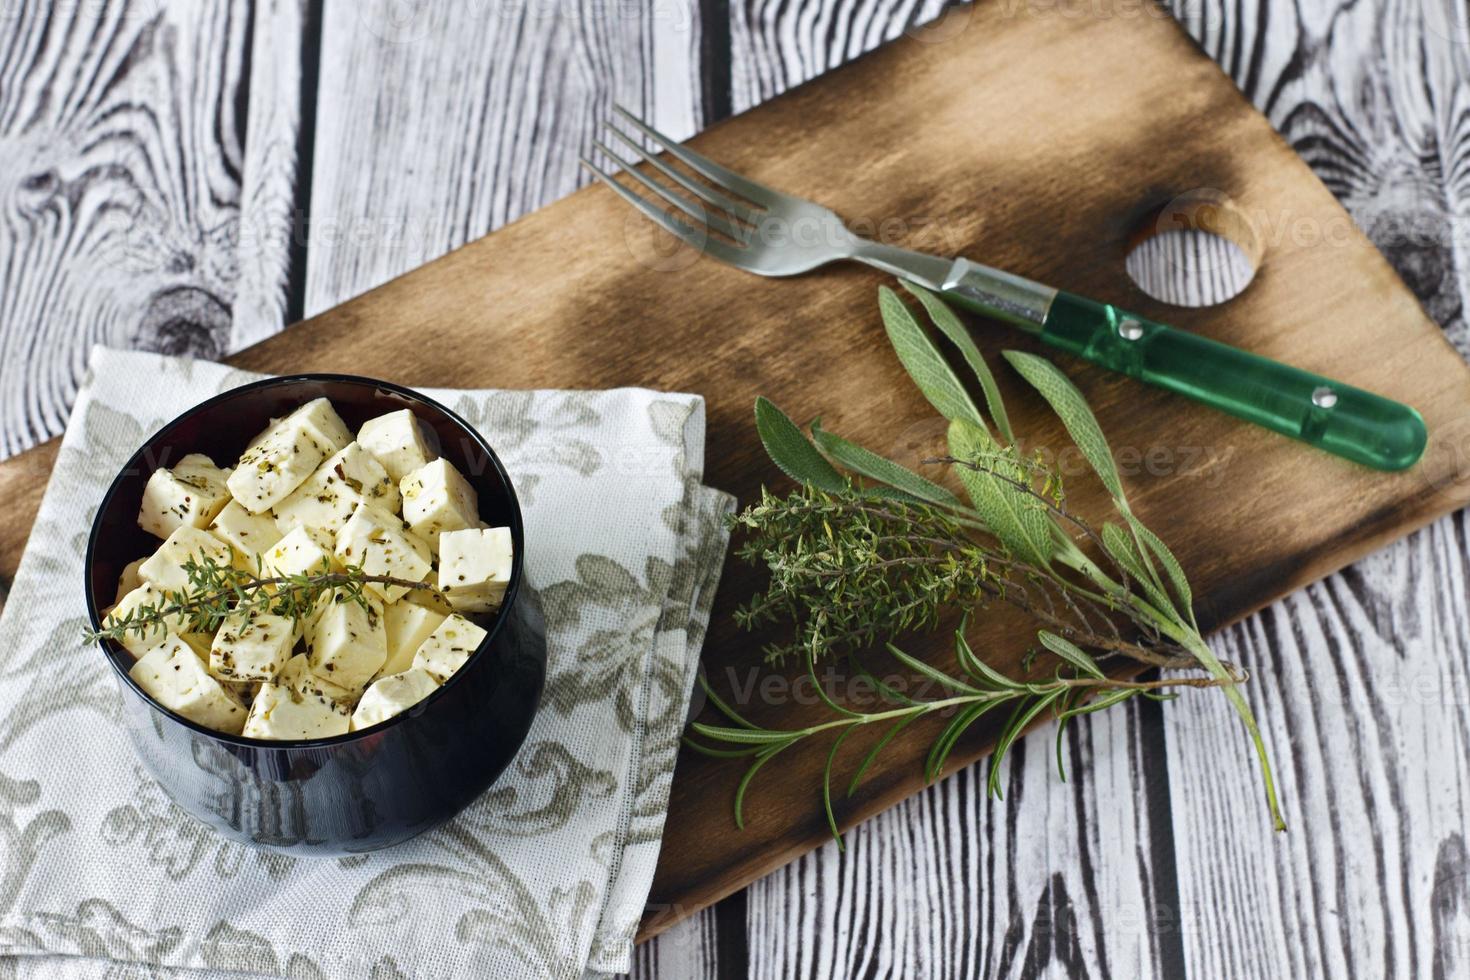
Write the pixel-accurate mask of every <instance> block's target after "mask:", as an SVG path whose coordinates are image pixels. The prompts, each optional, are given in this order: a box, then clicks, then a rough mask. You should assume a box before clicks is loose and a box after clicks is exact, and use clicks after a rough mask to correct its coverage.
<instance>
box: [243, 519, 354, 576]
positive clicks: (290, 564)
mask: <svg viewBox="0 0 1470 980" xmlns="http://www.w3.org/2000/svg"><path fill="white" fill-rule="evenodd" d="M261 564H262V566H263V567H264V569H265V574H266V576H267V577H276V576H281V575H302V574H308V573H309V574H316V573H318V572H321V571H322V570H323V567H324V566H325V567H326V568H327V569H328V570H336V568H337V561H336V559H335V558H333V557H332V536H331V535H330V534H327V533H326V532H324V531H317V530H314V529H312V528H309V527H298V528H293V529H292V530H291V531H290V532H288V533H287V534H286V536H285V537H283V538H281V540H279V541H277V542H276V543H275V544H274V545H273V546H272V547H271V549H270V550H269V551H267V552H265V554H263V555H262V556H261Z"/></svg>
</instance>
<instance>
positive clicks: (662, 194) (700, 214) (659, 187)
mask: <svg viewBox="0 0 1470 980" xmlns="http://www.w3.org/2000/svg"><path fill="white" fill-rule="evenodd" d="M592 145H593V146H595V147H597V148H598V149H599V150H601V151H602V152H603V153H605V154H607V158H608V159H609V160H612V161H613V162H614V163H616V164H617V165H618V166H620V167H622V168H623V173H625V174H627V175H628V176H629V177H632V178H633V179H635V180H637V181H638V183H640V184H642V185H643V186H644V187H647V188H648V189H649V190H651V191H653V193H654V194H655V195H656V196H657V197H659V198H660V199H662V200H664V201H667V202H668V203H670V204H672V205H673V206H674V207H676V208H678V209H679V210H680V211H683V212H684V213H685V214H687V215H689V217H691V218H693V219H694V220H695V221H702V222H704V223H705V224H707V225H709V226H710V227H711V228H713V229H714V230H715V231H718V232H719V233H720V234H722V235H726V236H728V237H730V238H733V239H734V240H735V241H737V242H740V243H741V244H742V245H744V244H745V243H746V242H747V241H748V240H749V238H750V229H749V228H737V227H735V226H734V225H732V224H730V222H728V221H726V220H725V219H724V218H722V217H720V215H719V214H718V213H711V212H708V211H706V210H705V209H704V208H702V207H700V206H699V205H698V204H695V203H693V202H692V201H690V200H688V199H687V198H685V197H683V196H682V195H679V194H675V193H674V192H673V191H671V190H669V188H667V187H665V186H664V185H663V184H660V183H658V182H657V181H655V180H653V179H652V178H650V177H645V176H644V175H643V172H642V171H641V170H638V169H636V168H635V167H634V165H633V164H632V163H631V162H629V161H627V160H624V159H623V158H622V157H620V156H618V155H617V154H616V153H614V152H613V151H612V149H611V148H609V147H608V145H607V144H606V143H604V142H602V141H601V140H598V139H594V140H593V141H592Z"/></svg>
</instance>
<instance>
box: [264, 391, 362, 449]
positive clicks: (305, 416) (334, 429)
mask: <svg viewBox="0 0 1470 980" xmlns="http://www.w3.org/2000/svg"><path fill="white" fill-rule="evenodd" d="M281 421H282V422H285V423H288V424H292V425H299V426H301V428H302V429H304V430H305V431H306V432H307V433H308V434H309V435H310V436H311V438H312V440H313V441H315V442H316V444H317V445H319V446H321V447H322V448H323V449H324V450H325V451H326V455H328V456H330V455H332V454H333V453H335V452H336V451H337V450H339V449H341V448H342V447H343V446H346V445H347V444H348V443H349V442H351V441H352V430H351V429H349V428H347V423H346V422H343V421H342V416H340V415H338V414H337V410H336V409H335V408H333V407H332V403H331V402H330V401H328V400H327V399H325V398H315V399H312V400H311V401H309V402H307V403H306V404H305V405H302V406H301V407H300V408H298V409H296V411H294V412H292V413H291V414H290V415H287V416H286V417H285V418H284V419H282V420H281Z"/></svg>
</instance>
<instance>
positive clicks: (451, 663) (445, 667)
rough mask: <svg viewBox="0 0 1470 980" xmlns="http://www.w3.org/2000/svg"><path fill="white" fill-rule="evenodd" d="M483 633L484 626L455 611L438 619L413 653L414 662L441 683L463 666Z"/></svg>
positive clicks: (483, 637)
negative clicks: (481, 626) (432, 630)
mask: <svg viewBox="0 0 1470 980" xmlns="http://www.w3.org/2000/svg"><path fill="white" fill-rule="evenodd" d="M485 636H486V633H485V631H484V630H482V629H480V627H478V626H476V625H475V624H474V623H472V622H470V621H469V620H468V619H465V618H464V617H463V616H461V615H459V614H457V613H456V614H455V615H453V616H450V617H448V618H446V619H445V620H444V622H442V623H440V624H439V628H438V629H436V630H434V632H432V633H430V634H429V638H428V639H427V640H425V641H424V642H423V643H422V644H421V645H420V646H419V649H418V652H417V653H415V654H414V655H413V665H414V667H417V668H418V669H420V670H426V671H428V672H429V673H430V674H431V675H433V677H434V679H435V680H436V681H438V682H439V683H440V684H443V683H444V682H445V681H447V680H448V679H449V678H450V677H452V676H453V675H454V672H455V671H456V670H459V668H461V667H463V666H464V663H465V661H466V660H468V659H470V654H472V653H474V652H475V650H476V649H477V648H478V647H479V646H480V643H481V641H482V640H484V639H485Z"/></svg>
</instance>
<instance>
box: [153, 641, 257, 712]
mask: <svg viewBox="0 0 1470 980" xmlns="http://www.w3.org/2000/svg"><path fill="white" fill-rule="evenodd" d="M128 674H129V676H131V677H132V678H133V680H134V681H136V682H137V684H138V686H139V687H141V688H142V689H143V690H144V691H145V692H146V693H147V694H148V696H149V697H151V698H152V699H153V700H155V701H157V702H158V703H159V704H161V705H163V706H164V707H165V708H167V709H168V710H170V711H172V712H174V713H175V714H177V715H182V716H183V717H185V718H187V719H189V720H190V721H192V722H195V723H196V724H200V725H204V726H205V727H206V728H212V729H214V730H215V731H218V732H225V733H227V734H230V735H238V734H240V730H241V728H243V727H244V725H245V715H246V711H245V706H244V705H243V704H241V703H240V700H239V699H238V698H237V697H235V695H234V693H233V692H232V691H229V690H226V689H225V687H224V686H223V685H222V684H220V682H219V681H217V680H215V679H214V678H213V677H211V676H209V671H207V670H206V669H205V668H204V661H203V660H200V659H199V654H198V653H196V652H195V651H194V649H193V647H191V646H190V645H189V644H188V643H185V642H184V641H183V640H181V639H179V638H178V637H177V636H174V637H170V638H169V639H168V640H167V641H165V642H164V643H161V644H159V645H158V646H156V647H154V648H153V649H152V650H149V651H148V652H147V653H146V654H145V655H144V656H143V659H141V660H139V661H138V662H137V663H135V664H133V669H132V670H130V671H129V672H128Z"/></svg>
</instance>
